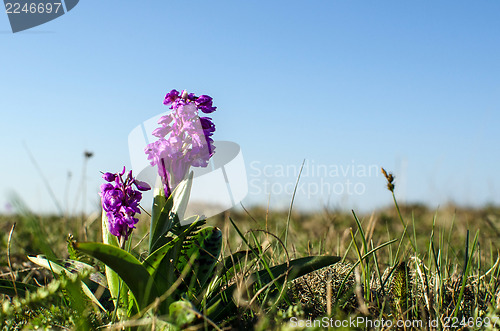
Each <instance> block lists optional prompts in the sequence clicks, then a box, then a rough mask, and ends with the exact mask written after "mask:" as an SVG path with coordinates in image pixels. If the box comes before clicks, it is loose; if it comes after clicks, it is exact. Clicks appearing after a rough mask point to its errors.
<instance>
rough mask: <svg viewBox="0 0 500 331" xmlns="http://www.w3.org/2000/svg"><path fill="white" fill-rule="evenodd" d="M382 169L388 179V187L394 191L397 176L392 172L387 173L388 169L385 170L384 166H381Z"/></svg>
mask: <svg viewBox="0 0 500 331" xmlns="http://www.w3.org/2000/svg"><path fill="white" fill-rule="evenodd" d="M380 169H382V174H384V176H385V179H387V189H388V190H389V191H391V192H394V179H395V178H396V176H394V175H393V174H392V173H390V172H389V173H387V171H385V169H384V168H380Z"/></svg>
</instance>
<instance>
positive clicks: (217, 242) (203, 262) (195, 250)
mask: <svg viewBox="0 0 500 331" xmlns="http://www.w3.org/2000/svg"><path fill="white" fill-rule="evenodd" d="M221 248H222V232H221V231H220V230H219V229H218V228H217V227H213V226H209V227H206V228H203V229H201V230H199V231H197V232H196V233H194V234H193V235H192V239H191V241H190V242H189V243H188V245H185V246H184V247H183V249H182V255H181V256H180V257H179V262H178V263H177V266H176V269H177V270H179V271H182V270H184V268H186V267H189V268H191V270H190V272H189V273H188V274H187V275H186V277H185V278H184V284H185V285H187V289H189V291H190V292H193V294H197V293H200V292H201V291H202V290H203V288H204V286H205V284H206V283H207V281H208V280H209V278H212V277H213V270H214V267H215V264H216V263H217V260H218V258H219V255H220V252H221ZM189 262H191V263H192V265H188V263H189Z"/></svg>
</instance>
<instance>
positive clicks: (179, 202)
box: [149, 172, 193, 253]
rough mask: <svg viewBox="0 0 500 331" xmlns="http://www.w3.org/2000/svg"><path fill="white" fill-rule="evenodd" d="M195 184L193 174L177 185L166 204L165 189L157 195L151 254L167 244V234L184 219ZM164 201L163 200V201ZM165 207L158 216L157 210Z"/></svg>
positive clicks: (153, 218) (151, 228) (150, 247)
mask: <svg viewBox="0 0 500 331" xmlns="http://www.w3.org/2000/svg"><path fill="white" fill-rule="evenodd" d="M192 184H193V172H191V173H190V174H189V177H188V178H187V179H185V180H183V181H182V182H180V183H179V185H177V187H176V188H175V189H174V191H173V192H172V194H171V195H170V197H168V199H167V201H166V202H163V200H165V197H164V196H162V193H163V192H162V191H163V189H162V188H160V190H159V191H158V192H157V193H156V195H155V198H154V201H153V212H154V215H152V217H151V227H150V234H149V252H150V253H152V252H154V251H155V250H157V249H158V248H160V247H161V246H163V245H164V244H165V243H166V242H165V240H164V239H165V238H164V236H165V234H167V232H168V231H170V230H171V229H172V227H173V226H174V223H175V221H176V220H177V221H181V220H180V219H179V217H181V218H183V217H184V213H185V212H186V208H187V204H188V202H189V195H190V193H191V186H192ZM162 199H163V200H162ZM162 205H163V208H162V209H161V212H160V214H159V215H158V216H156V215H157V213H158V212H157V210H158V209H160V207H161V206H162Z"/></svg>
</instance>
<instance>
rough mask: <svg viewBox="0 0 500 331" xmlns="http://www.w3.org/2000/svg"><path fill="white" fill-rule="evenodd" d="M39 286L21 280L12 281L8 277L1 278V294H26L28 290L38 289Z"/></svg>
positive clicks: (11, 295) (12, 295)
mask: <svg viewBox="0 0 500 331" xmlns="http://www.w3.org/2000/svg"><path fill="white" fill-rule="evenodd" d="M38 288H39V287H38V286H34V285H30V284H25V283H21V282H12V281H11V280H7V279H0V294H5V295H8V296H10V297H14V296H16V295H17V296H25V295H26V292H33V291H36V290H37V289H38Z"/></svg>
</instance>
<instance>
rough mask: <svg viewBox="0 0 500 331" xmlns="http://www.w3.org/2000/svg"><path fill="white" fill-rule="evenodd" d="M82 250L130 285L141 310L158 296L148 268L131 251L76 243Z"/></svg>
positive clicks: (109, 246)
mask: <svg viewBox="0 0 500 331" xmlns="http://www.w3.org/2000/svg"><path fill="white" fill-rule="evenodd" d="M74 247H75V249H77V250H79V251H82V252H84V253H86V254H88V255H90V256H92V257H94V258H96V259H98V260H100V261H102V262H103V263H104V264H106V265H107V266H108V267H110V268H111V269H112V270H113V271H114V272H116V273H117V274H118V276H119V277H120V278H121V279H122V280H123V282H124V283H125V284H126V285H127V286H128V288H129V289H130V291H131V292H132V294H133V295H134V296H135V299H136V304H137V306H138V308H139V310H142V309H144V308H145V307H147V306H148V305H149V304H150V303H152V302H153V300H154V299H155V298H156V297H158V296H159V295H158V290H157V288H156V284H155V283H154V281H153V278H152V277H151V275H150V274H149V272H148V271H147V269H146V268H145V267H144V266H143V265H142V264H141V263H140V262H139V261H138V260H137V259H136V258H135V257H134V256H132V255H131V254H130V253H128V252H126V251H124V250H122V249H120V248H118V247H115V246H111V245H106V244H101V243H75V244H74Z"/></svg>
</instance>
